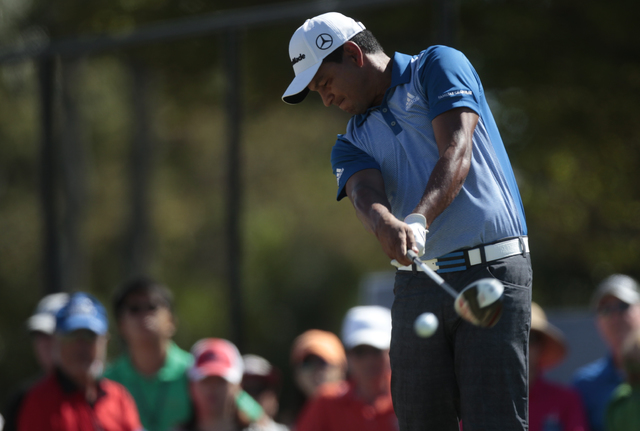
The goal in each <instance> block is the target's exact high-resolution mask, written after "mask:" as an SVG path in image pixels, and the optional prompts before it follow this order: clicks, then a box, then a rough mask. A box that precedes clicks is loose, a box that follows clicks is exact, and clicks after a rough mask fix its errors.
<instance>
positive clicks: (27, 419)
mask: <svg viewBox="0 0 640 431" xmlns="http://www.w3.org/2000/svg"><path fill="white" fill-rule="evenodd" d="M43 404H45V405H44V406H43ZM49 407H50V405H49V404H46V403H43V402H41V400H39V399H38V397H37V396H36V394H32V393H29V394H27V396H26V397H25V399H24V402H23V404H22V407H21V408H20V411H19V413H18V416H17V421H16V422H17V429H18V431H31V430H38V431H56V430H57V429H59V427H57V426H56V425H59V420H58V418H57V417H54V414H53V412H52V411H51V409H50V408H49Z"/></svg>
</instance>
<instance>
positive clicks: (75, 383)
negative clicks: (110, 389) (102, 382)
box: [59, 367, 98, 404]
mask: <svg viewBox="0 0 640 431" xmlns="http://www.w3.org/2000/svg"><path fill="white" fill-rule="evenodd" d="M59 371H60V372H61V373H62V375H63V377H62V378H64V379H66V380H68V381H69V383H70V384H71V385H69V386H70V389H71V388H74V387H75V388H74V389H75V390H77V391H78V392H81V393H83V394H84V396H85V398H86V400H87V402H89V403H90V404H93V403H95V402H96V400H97V399H98V383H97V382H96V379H95V377H94V376H93V375H91V373H87V374H82V375H74V374H71V373H69V372H67V371H65V370H64V368H63V367H60V369H59ZM67 390H68V389H67Z"/></svg>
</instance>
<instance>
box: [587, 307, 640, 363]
mask: <svg viewBox="0 0 640 431" xmlns="http://www.w3.org/2000/svg"><path fill="white" fill-rule="evenodd" d="M596 313H597V318H596V322H597V326H598V330H599V331H600V334H601V335H602V338H603V339H604V341H605V343H606V344H607V345H608V346H609V348H610V349H611V350H612V351H613V352H614V353H615V354H616V355H617V354H619V353H620V350H621V349H622V343H623V342H624V339H625V338H626V337H627V335H628V334H629V333H630V332H631V331H633V330H636V329H640V304H632V305H630V304H627V303H626V302H624V301H621V300H620V299H618V298H616V297H615V296H612V295H606V296H604V297H603V298H602V299H601V300H600V302H599V303H598V306H597V309H596Z"/></svg>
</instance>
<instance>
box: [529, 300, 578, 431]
mask: <svg viewBox="0 0 640 431" xmlns="http://www.w3.org/2000/svg"><path fill="white" fill-rule="evenodd" d="M566 354H567V345H566V342H565V339H564V335H563V334H562V332H561V331H560V330H559V329H558V328H556V327H555V326H553V325H552V324H551V323H549V321H548V320H547V316H546V315H545V313H544V311H543V310H542V308H541V307H540V306H539V305H538V304H536V303H535V302H532V303H531V333H530V335H529V431H546V430H554V431H556V430H557V431H587V430H588V429H589V428H588V426H587V418H586V414H585V411H584V407H583V405H582V401H581V399H580V394H578V392H576V391H575V390H574V389H571V388H568V387H565V386H562V385H558V384H556V383H551V382H549V381H547V380H545V379H544V377H543V373H544V371H545V370H548V369H550V368H552V367H554V366H556V365H558V364H559V363H560V362H562V360H563V359H564V358H565V356H566Z"/></svg>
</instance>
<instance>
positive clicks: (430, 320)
mask: <svg viewBox="0 0 640 431" xmlns="http://www.w3.org/2000/svg"><path fill="white" fill-rule="evenodd" d="M413 329H414V330H415V331H416V334H417V335H418V337H423V338H427V337H431V336H432V335H433V334H434V333H435V332H436V329H438V318H437V317H436V315H435V314H433V313H422V314H421V315H419V316H418V317H417V318H416V321H415V322H414V323H413Z"/></svg>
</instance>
